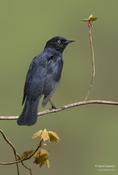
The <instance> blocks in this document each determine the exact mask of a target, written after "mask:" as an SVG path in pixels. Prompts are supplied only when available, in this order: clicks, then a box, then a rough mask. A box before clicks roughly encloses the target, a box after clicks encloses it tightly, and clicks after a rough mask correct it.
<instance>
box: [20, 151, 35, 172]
mask: <svg viewBox="0 0 118 175" xmlns="http://www.w3.org/2000/svg"><path fill="white" fill-rule="evenodd" d="M17 157H18V159H19V160H21V157H20V154H18V153H17ZM21 164H22V166H23V167H24V168H25V169H27V170H28V171H29V173H30V175H32V170H31V168H29V167H28V166H26V165H25V164H24V162H23V161H21Z"/></svg>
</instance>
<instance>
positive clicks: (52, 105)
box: [49, 100, 57, 109]
mask: <svg viewBox="0 0 118 175" xmlns="http://www.w3.org/2000/svg"><path fill="white" fill-rule="evenodd" d="M49 102H50V104H51V109H57V108H56V106H55V105H54V104H53V103H52V101H51V100H49Z"/></svg>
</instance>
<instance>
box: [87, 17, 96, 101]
mask: <svg viewBox="0 0 118 175" xmlns="http://www.w3.org/2000/svg"><path fill="white" fill-rule="evenodd" d="M87 23H88V28H89V42H90V49H91V56H92V75H91V80H90V85H89V88H88V92H87V94H86V96H85V99H84V100H87V99H88V97H89V95H90V92H91V90H92V88H93V85H94V81H95V53H94V47H93V38H92V28H93V24H92V21H90V20H88V22H87Z"/></svg>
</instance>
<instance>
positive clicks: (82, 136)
mask: <svg viewBox="0 0 118 175" xmlns="http://www.w3.org/2000/svg"><path fill="white" fill-rule="evenodd" d="M91 13H92V14H94V15H95V16H97V17H98V20H97V21H96V22H95V23H94V29H93V35H94V36H93V39H94V48H95V61H96V79H95V85H94V89H93V90H92V92H91V94H90V97H89V98H90V99H106V100H114V101H118V76H117V75H118V1H117V0H112V1H105V0H104V1H97V0H89V1H85V0H69V1H68V0H60V1H57V0H50V1H46V0H44V1H41V0H34V1H31V0H20V1H18V0H10V1H9V0H5V1H3V0H0V115H5V116H7V115H19V114H20V112H21V110H22V106H21V101H22V95H23V85H24V81H25V75H26V72H27V70H28V66H29V64H30V62H31V60H32V58H33V57H34V56H35V55H37V54H38V53H39V52H41V51H42V49H43V47H44V45H45V42H46V41H47V40H48V39H50V38H51V37H53V36H56V35H61V36H65V37H67V38H69V39H74V40H76V43H73V44H71V45H70V46H69V47H68V48H67V49H66V50H65V52H64V63H65V64H64V70H63V76H62V79H61V82H60V84H59V87H58V89H57V91H56V94H55V96H54V98H53V101H54V103H55V104H56V105H57V106H61V105H64V104H68V103H72V102H76V101H81V100H83V98H84V96H85V94H86V92H87V89H88V86H89V82H90V77H91V56H90V47H89V40H88V29H87V26H86V24H85V23H83V22H82V19H83V18H85V17H88V16H89V15H90V14H91ZM48 107H49V106H47V108H48ZM41 110H42V108H41V107H39V111H41ZM0 128H1V129H3V130H4V132H5V133H6V135H7V136H8V137H9V138H10V139H11V141H12V142H13V143H14V145H15V146H16V148H17V150H18V151H19V152H20V153H22V152H23V151H24V150H29V149H32V148H34V147H35V146H36V145H37V142H38V141H37V140H32V138H31V137H32V134H33V133H34V132H36V131H37V130H39V129H44V128H47V129H49V130H54V131H56V132H57V133H58V134H59V136H60V138H61V142H60V143H59V144H49V146H48V150H49V152H50V163H51V168H50V169H48V168H47V167H43V168H39V167H38V166H36V165H33V163H32V162H31V161H29V163H28V165H29V166H31V167H32V169H33V174H35V175H37V174H40V175H41V174H45V175H54V174H56V175H60V174H67V175H71V174H73V175H75V174H78V175H79V174H80V175H86V174H87V175H99V174H101V175H104V174H105V175H106V174H110V175H117V174H118V154H117V153H118V107H115V106H106V105H91V106H84V107H80V108H76V109H71V110H68V111H63V112H60V113H57V114H50V115H48V116H46V117H42V118H40V119H39V121H38V122H37V124H36V125H34V126H32V127H20V126H17V124H16V121H0ZM11 159H12V160H13V159H14V157H13V155H12V153H11V150H10V149H9V147H8V145H6V143H5V142H4V141H3V139H2V137H1V138H0V160H3V161H9V160H11ZM101 164H108V165H109V164H110V165H114V166H115V171H113V172H103V171H102V172H99V171H98V170H97V168H95V165H101ZM21 171H22V174H26V173H27V172H25V170H24V169H23V168H22V167H21ZM0 174H5V175H7V174H12V175H15V174H16V169H15V166H5V167H4V166H0Z"/></svg>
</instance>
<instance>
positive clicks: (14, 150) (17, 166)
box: [0, 129, 20, 175]
mask: <svg viewBox="0 0 118 175" xmlns="http://www.w3.org/2000/svg"><path fill="white" fill-rule="evenodd" d="M0 133H1V135H2V136H3V138H4V140H5V141H6V142H7V144H8V145H9V146H10V147H11V148H12V150H13V153H14V156H15V160H16V163H15V164H16V168H17V174H18V175H20V171H19V165H18V163H17V152H16V149H15V147H14V145H13V144H12V143H11V141H10V140H9V139H8V138H7V137H6V135H5V134H4V132H3V131H2V130H1V129H0Z"/></svg>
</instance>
